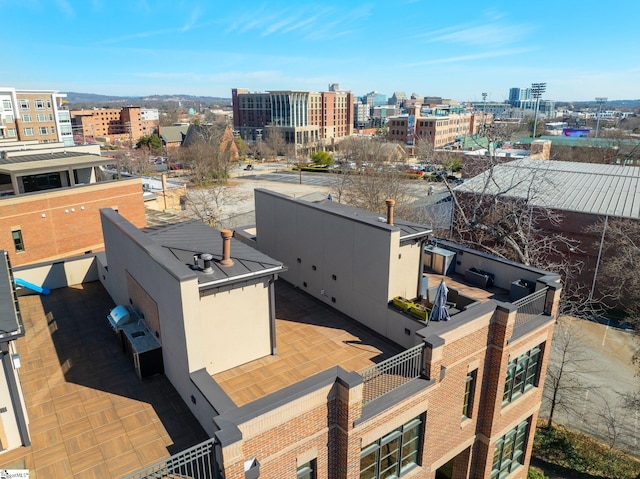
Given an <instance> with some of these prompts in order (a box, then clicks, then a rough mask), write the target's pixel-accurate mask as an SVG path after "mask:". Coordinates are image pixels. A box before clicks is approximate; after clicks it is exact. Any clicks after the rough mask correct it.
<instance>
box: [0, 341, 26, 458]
mask: <svg viewBox="0 0 640 479" xmlns="http://www.w3.org/2000/svg"><path fill="white" fill-rule="evenodd" d="M0 354H2V368H3V369H4V376H5V377H6V378H7V386H8V387H9V397H10V398H11V406H12V407H13V412H14V413H15V415H16V423H17V424H18V432H19V433H20V440H21V441H22V445H23V446H30V445H31V439H30V438H29V429H28V427H27V418H26V416H25V414H24V410H23V409H22V401H20V391H19V390H18V382H17V381H16V373H15V371H14V370H13V361H12V360H11V353H10V352H9V344H8V343H6V342H5V343H1V344H0Z"/></svg>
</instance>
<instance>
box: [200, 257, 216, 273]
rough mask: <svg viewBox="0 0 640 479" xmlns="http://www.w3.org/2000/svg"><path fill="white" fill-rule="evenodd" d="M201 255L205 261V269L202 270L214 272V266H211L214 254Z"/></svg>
mask: <svg viewBox="0 0 640 479" xmlns="http://www.w3.org/2000/svg"><path fill="white" fill-rule="evenodd" d="M200 257H201V258H202V261H204V269H203V270H202V272H203V273H205V274H211V273H213V268H212V267H211V260H212V259H213V255H212V254H209V253H204V254H201V255H200Z"/></svg>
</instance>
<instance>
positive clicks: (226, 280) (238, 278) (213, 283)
mask: <svg viewBox="0 0 640 479" xmlns="http://www.w3.org/2000/svg"><path fill="white" fill-rule="evenodd" d="M283 270H284V266H276V267H273V268H269V269H263V270H262V271H254V272H252V273H245V274H241V275H238V276H233V277H232V278H222V279H216V280H213V281H208V282H206V283H201V284H199V285H198V289H204V288H207V287H209V286H217V285H221V284H224V283H235V282H237V281H242V280H244V279H249V278H256V277H259V276H267V275H269V274H273V273H277V272H278V271H283Z"/></svg>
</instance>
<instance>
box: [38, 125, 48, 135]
mask: <svg viewBox="0 0 640 479" xmlns="http://www.w3.org/2000/svg"><path fill="white" fill-rule="evenodd" d="M40 134H41V135H48V134H49V128H47V127H46V126H41V127H40Z"/></svg>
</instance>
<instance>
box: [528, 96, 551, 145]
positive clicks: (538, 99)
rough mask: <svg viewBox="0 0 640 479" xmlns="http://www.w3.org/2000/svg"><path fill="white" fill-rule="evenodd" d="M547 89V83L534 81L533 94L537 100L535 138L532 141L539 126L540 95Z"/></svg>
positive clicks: (534, 117) (534, 115)
mask: <svg viewBox="0 0 640 479" xmlns="http://www.w3.org/2000/svg"><path fill="white" fill-rule="evenodd" d="M546 90H547V84H546V83H532V84H531V95H532V96H533V98H535V100H536V104H535V112H534V114H533V138H532V141H533V140H535V139H536V127H537V126H538V107H539V106H540V97H541V96H542V94H543V93H544V92H545V91H546Z"/></svg>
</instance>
